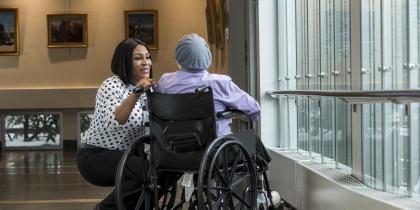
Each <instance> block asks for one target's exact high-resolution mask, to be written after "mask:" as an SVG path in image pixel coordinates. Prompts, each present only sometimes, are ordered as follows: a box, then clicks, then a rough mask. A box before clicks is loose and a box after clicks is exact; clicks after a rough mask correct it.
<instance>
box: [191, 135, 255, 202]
mask: <svg viewBox="0 0 420 210" xmlns="http://www.w3.org/2000/svg"><path fill="white" fill-rule="evenodd" d="M215 142H216V143H214V142H213V143H212V144H211V145H210V146H209V148H208V149H207V151H206V154H205V155H204V156H203V160H202V162H201V166H200V172H199V174H198V176H199V177H198V184H197V198H198V204H199V209H229V210H234V209H255V207H256V199H257V176H256V173H255V168H254V164H253V161H252V159H251V157H250V155H249V154H248V152H247V151H246V149H245V148H244V146H243V145H242V144H241V143H240V142H239V141H238V140H236V139H235V138H233V137H221V138H219V139H216V140H215Z"/></svg>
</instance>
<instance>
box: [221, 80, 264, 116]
mask: <svg viewBox="0 0 420 210" xmlns="http://www.w3.org/2000/svg"><path fill="white" fill-rule="evenodd" d="M227 82H228V84H227V85H226V86H225V88H226V93H227V96H226V98H225V100H226V101H225V103H226V105H227V106H228V107H230V108H233V109H236V110H239V111H242V112H244V113H246V114H248V115H250V117H251V120H252V121H256V120H257V119H258V116H259V114H260V110H261V108H260V105H259V104H258V102H257V100H255V99H254V98H253V97H252V96H250V95H249V94H248V93H247V92H245V91H243V90H242V89H240V88H239V87H238V86H237V85H236V84H235V83H234V82H233V81H232V80H230V79H229V80H228V81H227Z"/></svg>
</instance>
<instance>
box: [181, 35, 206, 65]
mask: <svg viewBox="0 0 420 210" xmlns="http://www.w3.org/2000/svg"><path fill="white" fill-rule="evenodd" d="M175 59H176V61H177V62H178V63H179V65H181V67H182V70H185V71H189V72H199V71H203V70H207V69H208V68H209V67H210V65H211V60H212V58H211V53H210V50H209V46H208V45H207V43H206V41H205V40H204V39H203V38H201V37H200V36H198V35H197V34H188V35H185V36H184V37H182V39H181V40H179V42H178V44H177V45H176V48H175Z"/></svg>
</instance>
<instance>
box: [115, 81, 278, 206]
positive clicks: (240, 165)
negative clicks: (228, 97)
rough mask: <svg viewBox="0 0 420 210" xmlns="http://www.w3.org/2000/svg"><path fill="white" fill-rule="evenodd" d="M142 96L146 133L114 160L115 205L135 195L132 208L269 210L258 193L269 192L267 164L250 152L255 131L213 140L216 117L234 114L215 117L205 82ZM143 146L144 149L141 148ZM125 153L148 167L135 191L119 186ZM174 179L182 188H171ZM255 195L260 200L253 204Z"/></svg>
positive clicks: (267, 198)
mask: <svg viewBox="0 0 420 210" xmlns="http://www.w3.org/2000/svg"><path fill="white" fill-rule="evenodd" d="M146 94H147V98H148V109H149V125H148V126H149V129H150V134H149V135H146V136H143V137H141V138H140V139H138V140H137V141H136V142H135V143H133V144H132V145H131V146H130V147H129V149H128V150H127V151H126V152H125V153H124V155H123V156H122V158H121V160H120V164H119V167H118V170H117V176H116V183H115V191H116V200H117V206H118V209H120V210H125V209H127V207H126V204H125V200H126V199H128V198H131V199H132V198H133V197H132V196H137V197H135V199H136V200H137V203H136V206H135V209H136V210H137V209H155V210H161V209H162V210H163V209H183V207H184V205H187V206H188V209H189V210H193V209H199V210H207V209H226V210H227V209H229V210H234V209H258V210H262V209H269V208H268V206H269V202H271V203H272V199H271V194H270V193H265V194H261V193H262V192H271V191H270V188H269V184H268V181H267V175H266V170H267V163H266V162H264V160H263V159H262V158H259V156H258V155H257V154H256V146H255V144H256V143H255V137H257V136H256V134H255V132H254V131H253V130H247V131H244V132H240V133H238V134H233V135H227V136H222V137H218V138H216V120H218V119H226V118H231V117H235V116H238V115H240V114H238V113H237V112H234V111H228V112H224V113H218V114H217V115H216V114H215V111H214V110H215V109H214V102H213V93H212V90H211V88H210V87H208V86H203V87H200V88H197V90H196V91H195V92H194V93H184V94H162V93H155V92H151V91H146ZM145 147H149V149H148V150H146V152H145ZM131 156H138V157H141V158H140V159H141V160H142V161H144V163H145V164H146V165H149V166H150V167H149V169H148V170H144V171H143V172H142V173H143V175H144V177H147V179H146V182H145V183H143V184H142V185H141V187H140V188H139V189H138V190H137V191H135V192H127V191H126V190H124V181H125V177H124V171H126V170H132V169H129V168H128V167H126V163H127V161H128V159H129V158H130V157H131ZM145 164H143V165H145ZM181 177H182V178H181ZM179 179H182V183H183V185H184V186H185V187H184V188H183V189H182V192H179V189H178V188H177V187H178V185H179V184H178V180H179ZM179 194H181V195H180V196H179ZM261 195H264V197H265V201H264V203H261V202H260V203H257V196H259V197H261ZM177 197H178V199H177ZM179 197H180V198H179ZM272 208H273V207H271V208H270V209H272ZM130 210H131V209H130Z"/></svg>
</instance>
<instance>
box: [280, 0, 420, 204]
mask: <svg viewBox="0 0 420 210" xmlns="http://www.w3.org/2000/svg"><path fill="white" fill-rule="evenodd" d="M350 3H351V1H350V0H318V1H311V0H285V1H278V26H279V30H278V34H279V37H278V40H279V51H280V53H279V59H278V60H279V67H280V68H279V75H280V78H279V87H280V88H281V89H282V90H285V89H287V90H359V89H362V90H379V91H380V90H389V89H393V90H397V89H398V90H407V89H419V88H420V73H419V71H420V63H419V61H420V1H418V0H402V1H396V0H363V1H361V7H360V8H356V7H351V8H350ZM360 14H361V22H359V23H358V22H353V23H352V22H351V21H350V20H351V18H350V17H351V15H360ZM351 27H352V28H354V27H356V28H360V30H361V40H360V43H351V42H350V40H351V35H352V34H351V31H350V28H351ZM359 45H360V48H359ZM352 46H353V48H354V49H353V50H359V49H360V52H356V53H355V54H353V55H360V58H357V59H360V63H361V64H362V67H361V69H359V67H351V56H350V55H351V50H352ZM354 46H357V47H354ZM352 53H354V51H353V52H352ZM353 59H354V57H353ZM352 79H357V81H358V80H360V86H358V87H352V86H351V84H352V82H354V81H352ZM354 84H359V83H354ZM278 100H279V109H280V116H279V117H280V119H282V120H283V119H286V120H287V122H288V123H282V124H281V125H280V132H281V133H282V135H281V139H280V141H281V142H280V147H281V148H283V149H286V150H293V151H297V152H299V153H302V154H305V155H308V156H310V157H311V158H312V159H313V160H314V161H318V162H320V163H325V164H329V163H331V164H332V167H335V168H338V169H351V167H352V151H353V149H355V150H358V151H360V150H361V151H362V155H361V160H362V166H360V168H361V169H360V170H361V171H362V173H363V175H362V180H361V181H363V182H364V183H365V184H366V185H367V186H370V187H372V188H375V189H379V190H384V191H388V192H393V193H397V194H402V195H410V196H415V197H420V196H419V192H420V179H419V177H420V143H419V139H420V131H419V130H420V129H419V128H420V122H419V118H420V106H419V104H418V103H410V104H391V103H377V104H369V103H367V104H364V105H363V106H362V110H361V116H362V118H361V119H362V123H361V124H360V125H359V126H360V127H357V128H354V127H353V128H352V127H351V125H352V118H351V114H352V107H351V105H349V104H348V103H346V102H345V101H340V100H339V99H331V98H325V97H303V96H302V97H299V96H297V97H291V96H282V97H280V98H279V99H278ZM359 113H360V112H359ZM359 131H361V132H362V139H361V142H362V147H361V148H352V138H353V137H352V132H359ZM355 134H356V133H355ZM359 140H360V139H359ZM358 171H359V170H358ZM349 172H350V170H349Z"/></svg>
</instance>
